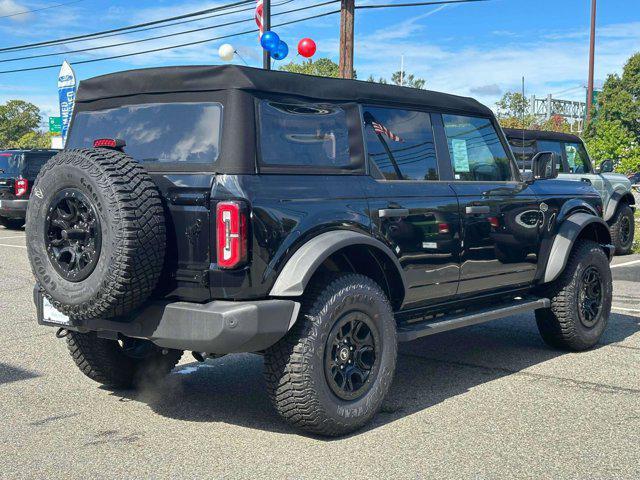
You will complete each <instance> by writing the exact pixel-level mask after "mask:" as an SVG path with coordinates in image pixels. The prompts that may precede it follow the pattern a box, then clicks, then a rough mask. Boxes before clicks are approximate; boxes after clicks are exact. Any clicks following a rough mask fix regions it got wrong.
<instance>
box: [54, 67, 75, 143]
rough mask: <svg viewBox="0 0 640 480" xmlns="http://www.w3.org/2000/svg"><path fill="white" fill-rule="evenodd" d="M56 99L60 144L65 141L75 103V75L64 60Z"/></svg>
mask: <svg viewBox="0 0 640 480" xmlns="http://www.w3.org/2000/svg"><path fill="white" fill-rule="evenodd" d="M58 97H59V98H60V119H61V123H62V129H61V130H62V131H61V135H62V144H63V145H64V143H65V142H66V140H67V133H68V131H69V124H70V123H71V114H72V113H73V106H74V105H75V103H76V75H75V73H73V69H72V68H71V65H69V63H68V62H67V61H66V60H65V61H64V63H63V64H62V68H61V69H60V74H59V75H58Z"/></svg>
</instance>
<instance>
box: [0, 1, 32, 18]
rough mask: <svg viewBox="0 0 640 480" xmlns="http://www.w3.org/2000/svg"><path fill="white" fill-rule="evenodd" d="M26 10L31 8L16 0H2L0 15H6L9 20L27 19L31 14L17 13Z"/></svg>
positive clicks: (0, 2)
mask: <svg viewBox="0 0 640 480" xmlns="http://www.w3.org/2000/svg"><path fill="white" fill-rule="evenodd" d="M26 10H29V9H28V8H27V7H25V6H23V5H21V4H19V3H18V2H16V1H15V0H0V16H4V17H6V18H7V19H9V20H14V21H24V20H26V19H27V18H28V17H29V16H30V15H29V14H24V15H16V13H20V12H24V11H26Z"/></svg>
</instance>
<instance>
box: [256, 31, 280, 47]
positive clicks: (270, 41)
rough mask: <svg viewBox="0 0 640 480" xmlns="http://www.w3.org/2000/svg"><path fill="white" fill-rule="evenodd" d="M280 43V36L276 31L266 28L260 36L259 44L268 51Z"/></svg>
mask: <svg viewBox="0 0 640 480" xmlns="http://www.w3.org/2000/svg"><path fill="white" fill-rule="evenodd" d="M279 44H280V37H279V36H278V34H277V33H276V32H272V31H271V30H267V31H266V32H264V33H263V34H262V37H261V38H260V45H262V48H264V49H265V50H266V51H268V52H273V51H274V50H275V49H276V48H278V45H279Z"/></svg>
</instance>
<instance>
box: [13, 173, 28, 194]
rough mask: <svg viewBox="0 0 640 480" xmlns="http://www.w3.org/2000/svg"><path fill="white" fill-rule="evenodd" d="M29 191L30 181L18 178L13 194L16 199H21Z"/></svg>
mask: <svg viewBox="0 0 640 480" xmlns="http://www.w3.org/2000/svg"><path fill="white" fill-rule="evenodd" d="M27 190H29V180H27V179H26V178H18V179H17V180H16V181H15V183H14V184H13V192H14V193H15V195H16V197H21V196H22V195H24V194H25V193H27Z"/></svg>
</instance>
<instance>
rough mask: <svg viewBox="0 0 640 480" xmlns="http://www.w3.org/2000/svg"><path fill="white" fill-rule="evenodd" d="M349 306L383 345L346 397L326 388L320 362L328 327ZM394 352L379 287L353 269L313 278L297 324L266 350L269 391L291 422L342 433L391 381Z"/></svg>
mask: <svg viewBox="0 0 640 480" xmlns="http://www.w3.org/2000/svg"><path fill="white" fill-rule="evenodd" d="M354 310H358V311H363V312H365V313H366V314H367V315H369V316H370V318H371V319H373V320H374V322H375V328H376V329H377V331H378V333H379V338H380V340H381V343H382V345H381V347H380V350H379V352H380V355H379V364H378V369H377V372H376V375H375V376H374V377H373V378H371V377H370V379H369V384H368V386H367V388H368V390H366V391H365V392H364V393H362V395H361V396H360V397H359V398H356V399H354V400H350V401H347V400H343V399H341V398H339V397H338V396H337V395H336V394H335V393H334V392H333V391H332V390H331V388H330V386H329V383H328V379H327V377H326V376H325V366H324V361H325V349H326V348H328V347H327V342H328V337H329V334H330V332H331V331H332V328H333V327H334V325H336V323H337V322H338V321H339V320H340V319H341V318H343V316H344V315H347V314H348V313H349V312H352V311H354ZM396 357H397V338H396V324H395V319H394V317H393V313H392V309H391V305H390V303H389V300H388V299H387V297H386V295H385V294H384V292H383V291H382V289H381V288H380V286H379V285H378V284H377V283H376V282H374V281H373V280H371V279H370V278H368V277H365V276H363V275H357V274H338V275H332V276H328V277H323V278H318V279H316V280H314V281H313V283H312V284H310V285H309V286H308V287H307V290H306V292H305V295H304V297H303V302H302V307H301V311H300V315H299V317H298V321H297V322H296V324H295V325H294V326H293V328H292V329H291V330H290V331H289V333H288V334H287V335H286V336H285V337H284V338H283V339H281V340H280V341H279V342H278V343H276V344H275V345H274V346H272V347H271V348H269V349H268V350H267V352H266V354H265V378H266V382H267V388H268V391H269V396H270V398H271V400H272V402H273V404H274V406H275V408H276V410H277V411H278V413H279V414H280V416H282V418H284V419H285V420H286V421H287V422H289V423H290V424H292V425H293V426H295V427H297V428H299V429H302V430H304V431H307V432H309V433H313V434H317V435H325V436H339V435H344V434H346V433H349V432H352V431H354V430H357V429H359V428H361V427H362V426H363V425H365V424H366V423H367V422H369V421H370V420H371V418H372V417H373V416H374V415H375V414H376V412H377V411H378V409H379V408H380V405H381V404H382V401H383V400H384V398H385V396H386V395H387V393H388V391H389V388H390V386H391V382H392V380H393V375H394V372H395V367H396Z"/></svg>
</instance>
